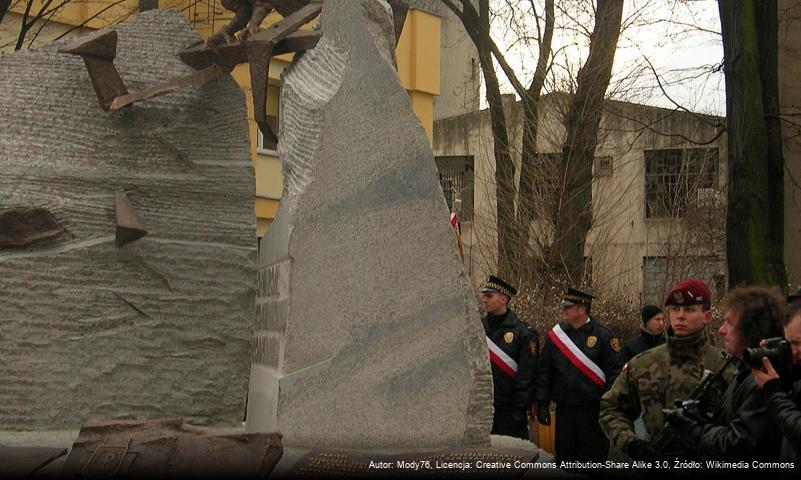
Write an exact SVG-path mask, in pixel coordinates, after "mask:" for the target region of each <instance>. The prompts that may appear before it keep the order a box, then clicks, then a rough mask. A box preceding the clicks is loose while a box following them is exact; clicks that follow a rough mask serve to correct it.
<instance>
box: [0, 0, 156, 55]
mask: <svg viewBox="0 0 801 480" xmlns="http://www.w3.org/2000/svg"><path fill="white" fill-rule="evenodd" d="M90 2H91V0H39V1H37V0H0V23H2V22H3V21H4V20H6V19H7V16H6V13H7V12H9V11H12V12H19V13H20V15H21V19H20V25H19V32H18V33H17V37H16V41H15V42H14V50H20V49H22V48H24V47H25V46H26V42H27V46H28V47H30V46H31V45H32V44H33V43H34V42H35V41H36V39H37V38H38V37H39V35H40V34H41V33H42V31H43V30H44V28H45V27H46V26H47V25H48V24H49V23H50V22H52V21H55V18H56V17H57V16H58V15H59V14H60V13H61V12H63V11H64V10H65V9H67V8H69V7H70V6H71V5H72V6H74V5H77V4H80V3H87V4H88V3H90ZM126 3H127V2H126V0H113V1H110V2H108V3H107V4H105V5H104V6H103V8H100V9H97V10H96V11H93V13H92V15H89V16H88V17H87V18H85V19H84V20H83V21H82V22H81V23H80V24H78V25H72V26H70V28H67V29H66V31H65V32H63V33H62V34H61V35H59V36H58V37H57V38H56V39H59V38H62V37H64V36H67V35H69V34H70V33H72V32H74V31H76V30H78V29H80V28H84V27H86V25H88V24H89V23H90V22H91V21H93V20H95V19H103V20H105V21H106V22H107V23H108V24H109V25H111V24H114V23H118V22H120V21H123V20H125V19H126V18H128V17H129V16H130V15H131V14H132V13H133V12H135V11H136V9H135V8H134V9H133V10H131V9H127V8H124V7H123V6H124V4H126ZM141 3H142V4H143V5H146V6H147V5H148V1H147V0H143V2H141ZM151 3H152V1H151ZM121 8H122V10H120V9H121Z"/></svg>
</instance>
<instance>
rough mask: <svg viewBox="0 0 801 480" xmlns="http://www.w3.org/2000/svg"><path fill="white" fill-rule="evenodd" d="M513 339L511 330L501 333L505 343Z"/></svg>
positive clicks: (513, 335)
mask: <svg viewBox="0 0 801 480" xmlns="http://www.w3.org/2000/svg"><path fill="white" fill-rule="evenodd" d="M514 339H515V334H514V333H512V332H506V333H504V334H503V341H504V342H506V343H512V341H513V340H514Z"/></svg>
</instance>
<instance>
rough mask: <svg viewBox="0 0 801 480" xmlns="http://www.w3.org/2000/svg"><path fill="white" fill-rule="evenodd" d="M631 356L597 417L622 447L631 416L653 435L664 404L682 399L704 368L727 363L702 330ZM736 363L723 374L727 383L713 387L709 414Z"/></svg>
mask: <svg viewBox="0 0 801 480" xmlns="http://www.w3.org/2000/svg"><path fill="white" fill-rule="evenodd" d="M671 333H672V332H670V331H669V332H668V336H667V343H664V344H662V345H659V346H658V347H654V348H652V349H650V350H648V351H645V352H643V353H642V354H640V355H638V356H636V357H635V358H633V359H631V360H630V361H629V363H628V364H626V366H625V367H623V370H622V371H621V372H620V376H618V377H617V380H616V381H615V384H614V385H612V388H611V389H610V390H609V391H608V392H606V394H604V396H603V397H602V398H601V412H600V417H599V422H600V424H601V428H602V429H603V430H604V433H605V434H606V436H607V437H608V438H609V440H610V442H612V444H613V445H614V446H615V447H617V448H619V449H620V450H625V447H626V444H627V443H628V442H629V441H630V440H632V439H634V438H635V437H636V435H635V434H634V423H633V422H634V420H635V419H637V417H638V416H639V415H640V414H641V413H642V415H643V421H644V423H645V429H646V431H647V432H648V435H649V437H650V438H651V439H653V438H654V437H655V436H656V435H658V434H659V432H660V431H661V430H662V429H663V428H664V426H665V416H664V414H663V413H662V409H663V408H673V407H674V405H675V401H676V400H685V399H686V398H687V397H689V396H690V393H692V391H693V389H694V388H695V387H696V386H697V385H698V384H699V383H700V381H701V378H702V377H703V372H704V370H705V369H706V370H711V371H713V372H717V371H718V370H720V368H721V367H722V366H723V364H724V363H725V358H724V356H723V353H722V351H721V350H720V349H718V348H715V347H713V346H712V345H710V344H709V343H708V341H707V336H706V331H704V330H702V331H701V332H698V333H697V334H695V335H690V336H687V337H675V336H673V335H671ZM733 371H734V368H733V367H732V366H729V368H728V369H727V370H726V371H725V373H724V379H725V382H722V383H721V384H720V385H717V386H716V388H713V391H712V392H711V395H710V397H711V398H709V399H708V400H709V401H708V405H707V411H708V413H712V411H713V410H714V409H715V407H716V406H717V404H718V403H720V399H721V398H722V396H723V392H724V391H725V389H726V384H728V382H729V381H730V379H731V377H732V374H733Z"/></svg>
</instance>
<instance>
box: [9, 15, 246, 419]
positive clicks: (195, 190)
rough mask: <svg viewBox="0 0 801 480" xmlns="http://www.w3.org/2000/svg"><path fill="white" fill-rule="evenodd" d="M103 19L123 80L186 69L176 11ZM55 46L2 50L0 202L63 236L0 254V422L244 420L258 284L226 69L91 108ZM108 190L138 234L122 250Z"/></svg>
mask: <svg viewBox="0 0 801 480" xmlns="http://www.w3.org/2000/svg"><path fill="white" fill-rule="evenodd" d="M114 28H115V29H116V30H117V33H118V35H119V42H118V45H117V57H116V59H115V64H116V65H117V67H118V69H119V72H120V74H121V76H122V78H123V79H124V80H125V82H126V84H127V86H128V88H129V89H130V90H132V91H135V90H141V89H144V88H147V87H150V86H153V85H155V84H156V83H159V82H163V81H166V80H169V79H171V78H174V77H177V76H181V75H186V74H189V73H191V72H192V71H193V70H192V69H191V68H190V67H188V66H186V65H184V64H183V63H182V62H181V61H180V60H179V58H178V55H177V54H178V52H179V51H180V50H181V49H182V48H184V47H185V46H186V45H187V44H189V43H191V42H195V41H197V40H199V37H198V36H197V34H196V33H195V32H194V30H193V29H192V27H191V25H190V24H189V23H188V22H187V21H186V20H185V19H184V18H183V17H182V16H181V14H180V13H178V12H174V11H160V10H159V11H149V12H146V13H143V14H142V15H140V16H138V17H136V18H135V19H133V20H132V21H131V22H128V23H124V24H120V25H118V26H116V27H114ZM59 46H60V45H51V46H48V47H45V48H43V49H41V50H29V51H21V52H17V53H13V54H7V55H4V56H0V86H2V88H0V104H2V105H3V108H2V109H0V210H2V209H6V208H22V207H27V208H42V209H45V210H47V212H49V213H50V214H51V215H52V216H53V218H54V219H55V221H56V222H57V223H58V225H60V226H61V227H63V228H64V230H65V232H64V233H63V234H61V235H59V236H57V237H55V238H51V239H47V240H44V241H41V242H35V243H32V244H29V245H27V246H25V247H16V248H14V247H5V248H0V312H2V321H0V359H2V362H3V369H2V370H3V384H4V386H3V388H2V389H0V404H2V405H3V408H2V409H0V430H37V429H45V428H49V429H60V428H64V429H71V428H77V427H78V426H79V425H80V424H81V422H83V421H84V420H85V419H86V418H88V417H90V416H91V417H96V418H107V419H112V418H115V419H120V418H152V417H164V416H182V417H184V418H186V420H187V421H188V422H190V423H194V424H206V425H208V424H218V425H233V424H236V423H238V422H241V420H242V415H243V410H244V400H245V394H246V382H247V373H248V360H249V356H250V354H249V352H250V338H251V333H252V328H253V327H252V325H253V315H254V311H255V310H254V299H255V291H254V282H255V279H256V275H255V256H256V242H255V241H254V239H255V228H256V226H255V216H254V212H253V195H254V179H253V169H252V165H251V160H250V151H249V141H248V133H247V119H246V105H245V99H244V95H243V94H242V91H241V90H240V89H239V87H238V86H237V85H236V83H235V82H234V81H233V79H231V78H230V77H224V78H221V79H218V80H215V81H212V82H210V83H208V84H206V85H203V86H201V87H194V88H187V89H185V90H181V91H178V92H176V93H172V94H169V95H165V96H163V97H159V98H156V99H153V100H150V101H147V102H142V103H141V104H137V105H135V106H133V107H130V108H127V109H124V110H121V111H119V112H111V113H110V112H105V111H103V110H102V109H101V108H100V107H99V106H98V103H97V98H96V97H95V93H94V91H93V89H92V85H91V82H90V80H89V77H88V74H87V71H86V67H85V66H84V64H83V61H82V60H81V59H80V58H79V57H76V56H73V55H67V54H58V53H57V52H56V49H57V48H58V47H59ZM116 190H121V191H124V192H125V193H126V194H127V196H128V199H129V200H130V203H131V205H132V206H133V208H134V209H135V210H136V212H137V214H138V215H139V216H140V217H141V219H142V221H143V222H144V223H145V224H146V225H147V227H148V230H149V234H148V236H147V237H145V238H142V239H140V240H138V241H136V242H134V243H132V244H129V245H126V246H124V247H122V248H117V247H115V245H114V233H115V215H114V209H115V207H114V198H115V191H116Z"/></svg>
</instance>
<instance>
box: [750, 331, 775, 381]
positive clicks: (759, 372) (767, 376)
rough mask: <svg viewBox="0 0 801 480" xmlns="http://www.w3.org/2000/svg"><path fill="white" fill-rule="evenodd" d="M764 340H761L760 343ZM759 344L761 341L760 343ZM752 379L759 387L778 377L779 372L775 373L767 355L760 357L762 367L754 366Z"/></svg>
mask: <svg viewBox="0 0 801 480" xmlns="http://www.w3.org/2000/svg"><path fill="white" fill-rule="evenodd" d="M764 342H765V341H764V340H763V341H762V343H764ZM760 345H761V343H760ZM753 371H754V380H755V381H756V384H757V386H758V387H759V388H762V387H764V386H765V383H767V382H768V381H770V380H774V379H776V378H779V374H778V373H776V370H775V369H774V368H773V364H772V363H770V359H769V358H768V357H762V368H754V369H753Z"/></svg>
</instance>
